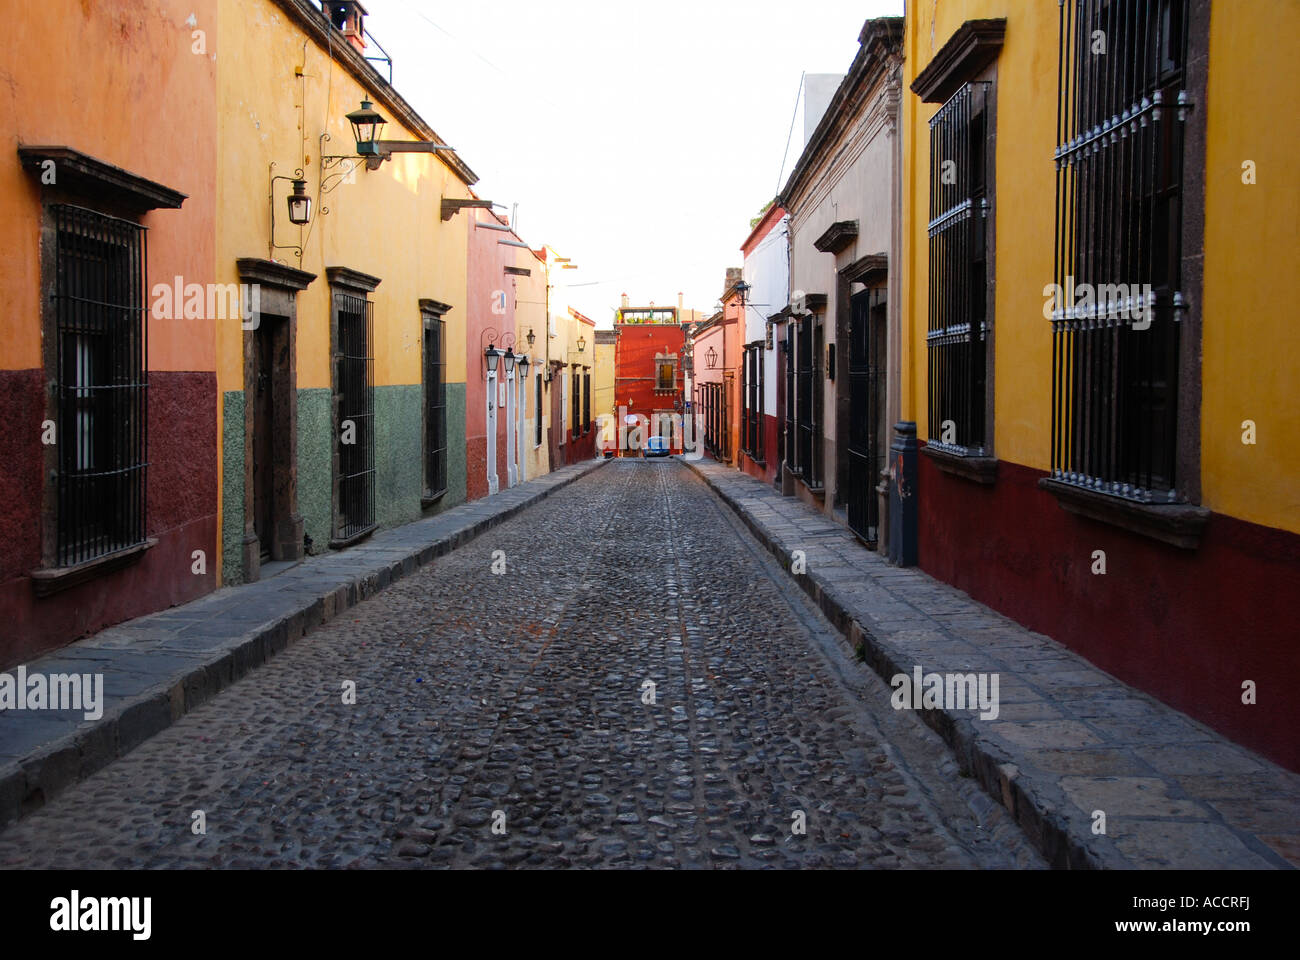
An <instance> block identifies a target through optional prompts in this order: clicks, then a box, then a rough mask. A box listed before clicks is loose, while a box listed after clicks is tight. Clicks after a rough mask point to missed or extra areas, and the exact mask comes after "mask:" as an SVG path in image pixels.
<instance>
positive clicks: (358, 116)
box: [348, 100, 388, 157]
mask: <svg viewBox="0 0 1300 960" xmlns="http://www.w3.org/2000/svg"><path fill="white" fill-rule="evenodd" d="M348 122H349V123H351V124H352V135H353V136H354V137H356V141H357V155H358V156H362V157H377V156H379V133H380V131H381V130H382V128H383V126H384V124H386V123H387V122H388V121H387V120H385V119H384V118H383V117H382V116H381V115H380V114H379V113H377V112H376V111H375V105H374V104H373V103H371V102H370V101H369V100H362V101H361V109H360V110H353V111H352V112H351V113H349V114H348Z"/></svg>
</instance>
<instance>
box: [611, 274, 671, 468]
mask: <svg viewBox="0 0 1300 960" xmlns="http://www.w3.org/2000/svg"><path fill="white" fill-rule="evenodd" d="M614 332H615V334H616V335H617V337H618V339H617V340H616V341H615V344H614V405H615V408H616V409H617V411H618V414H619V416H620V417H622V418H623V422H622V423H620V424H619V432H618V433H619V439H618V442H619V452H618V455H619V456H621V457H626V456H639V455H640V449H641V447H642V446H643V445H644V443H645V439H646V437H647V436H662V437H665V438H667V439H668V440H669V443H670V444H671V448H672V451H673V452H674V453H681V452H682V449H683V447H682V444H683V437H682V428H681V426H680V424H681V422H682V421H681V416H682V412H683V406H684V397H683V379H682V348H683V346H684V343H685V337H684V335H683V331H682V317H681V311H680V308H678V307H655V306H649V307H631V306H628V302H627V297H626V296H624V298H623V306H622V308H621V309H620V310H618V311H617V312H616V313H615V314H614ZM628 418H636V420H635V425H634V424H633V422H632V421H631V420H629V419H628Z"/></svg>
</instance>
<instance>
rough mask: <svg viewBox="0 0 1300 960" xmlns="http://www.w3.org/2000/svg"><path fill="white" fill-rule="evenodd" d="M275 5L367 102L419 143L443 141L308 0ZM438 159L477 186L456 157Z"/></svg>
mask: <svg viewBox="0 0 1300 960" xmlns="http://www.w3.org/2000/svg"><path fill="white" fill-rule="evenodd" d="M273 2H274V3H275V5H276V6H277V7H279V8H280V9H281V10H283V11H284V12H285V13H286V14H288V15H289V16H290V17H291V18H292V19H293V20H294V22H295V23H297V24H298V26H300V27H301V28H302V29H303V32H305V33H306V34H307V36H308V37H310V38H311V39H312V40H314V41H316V45H317V46H319V47H320V48H321V49H322V50H325V51H327V52H330V53H332V54H333V56H334V59H335V62H336V63H338V64H340V65H341V66H342V67H343V68H344V69H346V70H347V71H348V73H350V74H352V77H353V79H355V80H356V81H357V82H358V83H360V84H361V85H362V86H363V87H365V88H366V89H367V91H369V93H370V99H371V100H373V101H375V102H376V103H379V104H383V105H384V106H385V107H387V108H388V110H389V112H390V113H391V114H392V118H391V119H395V120H397V121H398V122H399V123H401V124H402V125H404V126H405V127H406V128H407V129H409V130H412V131H414V133H415V134H416V136H417V137H419V138H420V139H421V140H429V141H432V142H434V143H445V142H446V141H445V140H443V139H442V137H440V136H438V134H437V133H436V132H435V131H434V129H433V127H431V126H429V124H428V123H427V122H426V121H425V119H424V118H423V117H421V116H420V115H419V114H418V113H416V112H415V108H414V107H412V106H411V105H410V104H409V103H407V102H406V100H404V99H403V98H402V95H401V94H399V93H398V92H397V91H396V90H395V89H394V88H393V87H392V86H391V85H390V84H389V83H388V81H387V80H385V79H384V78H383V77H381V76H380V75H379V71H377V70H376V69H375V68H374V66H373V65H371V63H370V61H369V60H367V59H366V58H365V56H364V55H362V53H361V51H359V50H357V48H356V47H354V46H352V44H350V43H348V42H347V40H346V39H344V37H343V34H342V33H341V32H337V30H336V28H335V26H334V25H333V24H332V23H330V21H329V18H328V17H326V16H325V14H324V13H322V12H321V11H320V9H319V8H317V7H316V5H315V4H313V3H311V2H310V0H273ZM438 159H439V160H441V161H442V162H443V163H445V164H446V165H447V167H448V169H450V170H451V171H452V172H453V173H455V174H456V176H457V177H458V178H460V180H461V182H462V183H464V184H465V185H466V186H473V185H474V184H476V183H478V174H476V173H475V172H474V171H473V170H471V169H470V168H469V165H468V164H466V163H465V161H464V160H462V159H461V158H460V157H459V156H458V155H457V154H454V153H446V152H443V153H440V154H439V155H438Z"/></svg>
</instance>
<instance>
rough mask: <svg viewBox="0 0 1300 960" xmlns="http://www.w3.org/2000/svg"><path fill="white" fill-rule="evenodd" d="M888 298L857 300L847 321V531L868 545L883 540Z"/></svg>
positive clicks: (871, 294) (878, 294) (868, 295)
mask: <svg viewBox="0 0 1300 960" xmlns="http://www.w3.org/2000/svg"><path fill="white" fill-rule="evenodd" d="M884 295H885V291H884V289H883V288H872V289H870V290H865V291H863V292H862V293H859V294H856V295H854V297H853V299H852V301H851V308H852V313H851V317H850V320H849V450H848V460H849V464H848V466H849V470H848V483H849V489H848V497H847V500H848V508H849V527H850V528H851V529H852V530H853V531H854V533H856V534H857V535H858V536H860V537H862V538H863V539H864V540H867V541H868V542H874V541H875V540H876V539H877V538H878V536H879V529H878V527H879V522H880V521H879V512H880V510H879V501H878V499H877V497H876V481H877V480H878V478H879V476H880V470H881V468H882V466H883V461H882V449H881V432H882V431H881V426H880V424H881V418H882V416H883V400H884V397H883V387H884V379H885V378H884V363H885V357H884V316H883V314H884Z"/></svg>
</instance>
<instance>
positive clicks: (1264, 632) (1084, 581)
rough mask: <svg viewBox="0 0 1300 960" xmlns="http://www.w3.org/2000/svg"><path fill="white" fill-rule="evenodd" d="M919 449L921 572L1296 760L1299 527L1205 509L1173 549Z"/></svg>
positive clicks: (1223, 728) (1027, 483) (1029, 487)
mask: <svg viewBox="0 0 1300 960" xmlns="http://www.w3.org/2000/svg"><path fill="white" fill-rule="evenodd" d="M918 459H919V460H920V483H919V486H920V491H919V510H920V543H919V551H920V565H921V568H922V569H923V570H925V571H926V572H927V573H929V574H931V575H932V576H934V577H937V578H938V579H940V580H944V581H946V582H948V583H951V584H953V585H954V586H956V587H958V588H960V589H962V590H964V591H966V592H967V593H968V594H970V596H971V597H972V598H974V599H976V600H978V601H980V602H981V603H985V604H987V605H988V606H990V607H992V608H993V609H995V610H997V611H999V612H1000V613H1003V614H1005V615H1006V616H1008V617H1011V618H1012V619H1014V620H1016V621H1018V622H1020V623H1022V624H1024V625H1025V626H1027V627H1029V628H1030V629H1031V630H1036V631H1038V632H1040V633H1044V634H1047V635H1048V636H1050V637H1052V638H1053V639H1054V640H1057V641H1059V642H1061V643H1063V644H1065V645H1066V646H1067V647H1069V648H1070V649H1072V650H1074V651H1076V652H1078V653H1080V654H1082V655H1083V656H1084V657H1086V658H1088V660H1090V661H1092V662H1093V663H1094V664H1096V665H1097V666H1098V667H1100V668H1101V669H1103V670H1106V671H1107V672H1109V673H1111V674H1113V675H1114V676H1116V677H1118V678H1119V679H1121V680H1123V681H1125V682H1126V683H1129V684H1131V685H1133V686H1136V687H1138V688H1140V689H1142V690H1145V691H1146V692H1148V693H1150V694H1151V695H1152V696H1155V697H1157V698H1159V699H1160V700H1162V701H1163V702H1165V703H1167V704H1169V705H1170V706H1172V707H1175V708H1176V709H1178V710H1181V711H1183V712H1184V713H1187V714H1188V715H1190V716H1192V717H1194V718H1196V719H1197V720H1200V721H1201V722H1202V723H1205V724H1207V725H1208V726H1211V727H1213V728H1214V729H1216V730H1218V731H1220V732H1222V733H1223V734H1224V735H1226V736H1228V737H1230V738H1232V739H1233V740H1236V741H1237V742H1239V743H1241V744H1243V745H1245V746H1247V747H1250V748H1251V749H1253V750H1257V751H1258V752H1260V753H1262V754H1263V755H1264V756H1266V757H1268V758H1269V759H1271V760H1273V761H1274V762H1276V763H1279V764H1281V765H1282V766H1285V767H1287V768H1288V769H1291V770H1295V771H1300V697H1297V696H1295V690H1296V689H1297V686H1298V685H1300V642H1298V641H1300V628H1297V626H1296V621H1295V620H1294V619H1293V618H1294V616H1295V601H1296V598H1297V596H1300V536H1296V535H1295V534H1291V533H1287V532H1285V531H1281V530H1275V529H1272V528H1268V527H1261V526H1258V525H1256V524H1251V523H1246V522H1244V521H1241V520H1237V519H1234V518H1232V517H1227V516H1223V515H1220V514H1214V515H1213V516H1212V517H1211V519H1210V521H1209V524H1208V526H1207V529H1206V532H1205V536H1204V537H1203V539H1202V541H1201V545H1200V547H1199V549H1197V550H1195V551H1192V550H1183V549H1180V548H1178V547H1173V546H1169V545H1167V544H1163V543H1160V542H1158V541H1155V540H1151V539H1148V538H1146V537H1142V536H1138V535H1135V534H1132V533H1129V532H1127V531H1125V530H1122V529H1120V528H1118V527H1113V526H1110V525H1109V524H1105V523H1101V522H1098V521H1094V520H1088V519H1084V518H1082V517H1078V516H1075V515H1074V514H1071V513H1067V512H1066V511H1065V510H1063V509H1062V508H1061V507H1060V506H1059V505H1058V504H1057V501H1056V499H1055V498H1054V497H1052V496H1051V495H1050V494H1049V493H1047V492H1046V491H1044V490H1040V489H1039V487H1038V480H1039V478H1040V477H1042V476H1044V474H1043V473H1042V472H1040V471H1037V470H1032V469H1030V468H1028V467H1023V466H1020V465H1018V464H1014V463H1007V462H1005V461H1003V462H1002V463H1001V465H1000V467H999V473H998V479H997V482H996V484H994V485H993V486H982V485H979V484H976V483H973V482H971V481H968V480H965V479H961V478H957V477H952V476H949V475H947V474H944V473H942V472H941V471H939V469H938V468H937V467H935V465H934V464H933V462H932V461H930V459H929V458H928V457H926V456H924V455H922V456H920V457H919V458H918ZM1095 550H1102V551H1105V554H1106V573H1105V574H1104V575H1099V574H1093V572H1092V567H1093V551H1095ZM1246 680H1253V681H1254V682H1255V686H1256V701H1257V702H1256V703H1255V704H1254V705H1245V704H1243V703H1242V702H1241V696H1242V683H1243V682H1244V681H1246Z"/></svg>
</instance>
